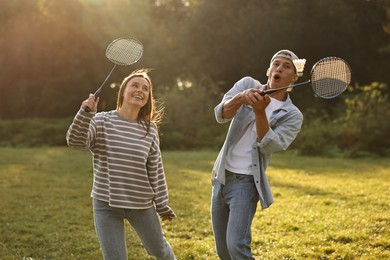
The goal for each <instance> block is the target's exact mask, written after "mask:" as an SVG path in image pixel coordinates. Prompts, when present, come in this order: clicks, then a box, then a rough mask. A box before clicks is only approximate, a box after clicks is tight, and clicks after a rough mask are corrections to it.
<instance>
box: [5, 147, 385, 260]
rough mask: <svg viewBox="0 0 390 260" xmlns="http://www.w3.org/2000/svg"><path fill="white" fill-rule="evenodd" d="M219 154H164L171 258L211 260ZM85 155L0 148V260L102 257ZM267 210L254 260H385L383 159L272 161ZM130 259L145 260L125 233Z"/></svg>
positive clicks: (256, 228) (290, 157)
mask: <svg viewBox="0 0 390 260" xmlns="http://www.w3.org/2000/svg"><path fill="white" fill-rule="evenodd" d="M216 155H217V151H188V152H183V151H180V152H179V151H178V152H171V151H170V152H163V159H164V166H165V170H166V175H167V180H168V185H169V190H170V206H171V207H172V208H173V209H174V210H175V212H176V214H177V215H178V218H177V219H175V220H174V221H172V222H168V223H165V222H164V223H163V228H164V230H165V233H166V236H167V238H168V240H169V242H170V243H171V244H172V246H173V248H174V251H175V253H176V256H177V258H178V259H217V257H216V254H215V250H214V242H213V235H212V230H211V222H210V213H209V207H210V194H211V186H210V171H211V167H212V165H213V161H214V159H215V157H216ZM91 169H92V166H91V155H90V153H89V152H87V151H81V150H75V149H71V148H67V147H56V148H30V149H27V148H26V149H24V148H22V149H16V148H0V198H1V199H0V259H102V257H101V252H100V249H99V243H98V240H97V237H96V235H95V231H94V225H93V218H92V206H91V199H90V197H89V194H90V190H91V184H92V173H91ZM268 175H269V179H270V182H271V186H272V190H273V193H274V196H275V203H274V204H273V205H272V206H271V207H270V208H269V209H267V210H258V211H257V213H256V216H255V220H254V223H253V244H252V245H253V252H254V255H255V256H256V259H390V161H389V160H388V158H386V159H385V158H382V159H377V158H371V159H369V158H367V159H358V160H357V159H355V160H351V159H339V158H318V157H313V158H312V157H301V156H296V155H294V154H293V153H292V152H287V153H283V154H277V155H275V156H274V158H273V160H272V161H271V166H270V167H269V170H268ZM126 229H127V231H126V232H127V247H128V254H129V259H151V258H149V257H148V255H147V254H146V253H145V251H144V250H143V248H142V246H141V244H140V241H139V239H138V237H137V236H136V234H135V233H134V231H133V230H132V228H131V227H130V226H129V225H127V226H126Z"/></svg>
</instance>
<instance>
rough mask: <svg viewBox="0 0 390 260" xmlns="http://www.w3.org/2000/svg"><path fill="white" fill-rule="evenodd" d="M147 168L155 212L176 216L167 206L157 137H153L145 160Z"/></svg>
mask: <svg viewBox="0 0 390 260" xmlns="http://www.w3.org/2000/svg"><path fill="white" fill-rule="evenodd" d="M147 170H148V175H149V181H150V184H151V186H152V189H153V191H154V194H155V197H154V203H155V205H156V210H157V213H158V214H159V215H160V217H163V216H167V215H169V216H171V217H172V218H174V217H176V214H175V213H174V212H173V210H172V209H171V208H170V207H169V206H168V185H167V182H166V179H165V173H164V167H163V163H162V157H161V151H160V147H159V144H158V139H157V137H156V138H155V139H154V141H153V144H152V147H151V151H150V154H149V159H148V161H147Z"/></svg>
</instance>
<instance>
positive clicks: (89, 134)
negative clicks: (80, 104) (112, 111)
mask: <svg viewBox="0 0 390 260" xmlns="http://www.w3.org/2000/svg"><path fill="white" fill-rule="evenodd" d="M94 116H95V113H94V112H91V113H89V112H85V111H84V110H83V109H80V110H79V111H78V112H77V114H76V116H75V117H74V119H73V122H72V124H71V125H70V126H69V129H68V131H67V133H66V142H67V144H68V146H70V147H77V148H84V149H92V148H93V144H94V140H95V136H96V124H95V120H94Z"/></svg>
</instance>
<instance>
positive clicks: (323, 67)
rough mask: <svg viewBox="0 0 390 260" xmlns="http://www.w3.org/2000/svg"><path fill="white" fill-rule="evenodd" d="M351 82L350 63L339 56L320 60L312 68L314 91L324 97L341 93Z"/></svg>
mask: <svg viewBox="0 0 390 260" xmlns="http://www.w3.org/2000/svg"><path fill="white" fill-rule="evenodd" d="M350 82H351V71H350V68H349V66H348V64H347V63H346V62H345V61H344V60H342V59H340V58H337V57H329V58H325V59H323V60H321V61H319V62H318V63H317V64H316V65H315V66H314V67H313V70H312V75H311V83H312V87H313V90H314V92H315V93H316V94H317V95H318V96H320V97H322V98H333V97H336V96H338V95H340V94H341V93H342V92H344V91H345V89H346V88H347V87H348V85H349V83H350Z"/></svg>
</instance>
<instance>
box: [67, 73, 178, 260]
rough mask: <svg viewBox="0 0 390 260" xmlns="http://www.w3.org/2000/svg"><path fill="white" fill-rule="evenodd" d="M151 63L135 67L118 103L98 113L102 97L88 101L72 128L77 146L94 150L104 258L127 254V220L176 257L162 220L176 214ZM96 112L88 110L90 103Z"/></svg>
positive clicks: (154, 249)
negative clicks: (165, 165)
mask: <svg viewBox="0 0 390 260" xmlns="http://www.w3.org/2000/svg"><path fill="white" fill-rule="evenodd" d="M148 72H149V70H148V69H142V70H136V71H133V72H132V73H131V74H130V75H129V76H128V77H126V78H125V79H124V80H123V82H122V84H121V86H120V89H119V93H118V99H117V108H116V110H112V111H108V112H99V113H96V110H97V104H98V102H99V98H98V97H97V98H95V96H94V95H93V94H90V95H89V97H88V99H86V100H85V101H83V102H82V105H81V108H80V110H79V111H78V113H77V114H76V116H75V118H74V120H73V123H72V124H71V125H70V127H69V129H68V132H67V136H66V139H67V143H68V145H69V146H71V147H79V148H86V149H89V150H90V151H91V152H92V155H93V176H94V177H93V188H92V193H91V197H92V198H93V212H94V221H95V228H96V232H97V235H98V237H99V241H100V246H101V248H102V251H103V256H104V259H105V260H107V259H127V250H126V242H125V228H124V220H125V219H127V220H128V221H129V223H130V224H131V225H132V227H133V228H134V230H135V231H136V232H137V234H138V236H139V237H140V239H141V241H142V244H143V246H144V247H145V249H146V250H147V252H148V253H149V254H150V255H152V256H154V257H156V259H175V256H174V253H173V251H172V248H171V246H170V244H169V243H168V242H167V241H166V239H165V236H164V234H163V231H162V227H161V224H160V221H159V219H158V216H157V215H159V216H160V218H161V220H171V219H173V218H175V217H176V215H175V213H174V212H173V210H172V209H171V208H170V207H169V206H168V187H167V184H166V179H165V174H164V168H163V164H162V158H161V152H160V148H159V137H158V131H157V124H158V122H159V119H160V118H161V117H160V116H161V114H160V113H161V110H157V109H156V107H155V100H154V98H153V94H152V89H153V86H152V81H151V79H150V77H149V75H148ZM87 107H88V108H89V110H90V111H91V112H85V109H86V108H87Z"/></svg>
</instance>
